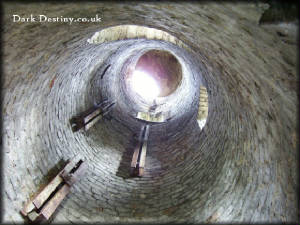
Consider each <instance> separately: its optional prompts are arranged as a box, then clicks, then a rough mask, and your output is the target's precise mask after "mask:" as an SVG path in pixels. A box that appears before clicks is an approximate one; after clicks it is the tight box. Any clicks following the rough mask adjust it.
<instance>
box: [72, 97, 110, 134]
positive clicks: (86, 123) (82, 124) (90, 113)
mask: <svg viewBox="0 0 300 225" xmlns="http://www.w3.org/2000/svg"><path fill="white" fill-rule="evenodd" d="M107 103H108V101H107V100H105V101H103V102H101V103H100V104H99V105H97V106H94V107H92V108H90V109H88V110H86V111H85V112H83V113H82V114H81V115H80V116H75V117H73V118H72V119H71V120H70V123H71V127H72V131H73V132H76V131H78V130H80V129H81V128H84V130H85V131H87V130H88V129H90V128H91V127H92V126H94V125H95V124H96V123H97V122H98V121H99V120H101V119H102V118H103V116H104V115H106V114H108V113H109V112H110V111H111V109H112V106H113V105H114V104H115V103H109V104H107Z"/></svg>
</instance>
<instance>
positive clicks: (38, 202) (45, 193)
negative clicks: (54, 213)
mask: <svg viewBox="0 0 300 225" xmlns="http://www.w3.org/2000/svg"><path fill="white" fill-rule="evenodd" d="M61 182H63V179H62V178H61V177H60V176H59V174H58V175H56V177H55V178H54V179H53V180H52V181H51V182H50V183H49V184H48V185H47V186H46V187H45V188H44V189H43V190H42V191H41V192H40V193H39V194H38V195H37V197H36V198H35V199H34V200H33V201H32V203H33V204H34V205H35V207H36V208H37V209H39V208H40V207H41V206H42V205H43V203H44V202H45V201H46V200H47V199H48V198H49V196H50V195H51V193H52V192H53V191H54V190H55V189H56V188H57V186H58V185H59V184H60V183H61Z"/></svg>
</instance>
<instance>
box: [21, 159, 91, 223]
mask: <svg viewBox="0 0 300 225" xmlns="http://www.w3.org/2000/svg"><path fill="white" fill-rule="evenodd" d="M86 167H87V163H86V162H84V161H82V160H79V162H77V163H76V162H75V160H74V158H73V159H72V160H68V162H67V164H66V166H65V167H64V168H63V169H62V170H61V171H60V172H59V173H58V174H57V175H56V176H55V177H54V179H52V180H51V182H50V183H49V184H48V185H47V186H46V187H45V188H44V189H43V190H42V191H41V192H39V193H38V194H37V195H36V197H34V199H33V200H30V201H29V202H28V203H27V204H26V205H25V206H24V208H23V209H22V210H21V213H22V215H23V216H25V217H27V218H28V219H29V220H30V221H32V222H40V221H42V220H48V219H49V218H50V217H51V215H52V214H53V213H54V211H55V210H56V208H57V207H58V206H59V204H60V203H61V202H62V201H63V199H64V198H65V196H66V195H67V194H68V193H69V192H70V188H71V186H72V185H73V184H74V183H75V182H76V181H78V180H79V179H80V177H81V176H83V174H84V172H85V170H86Z"/></svg>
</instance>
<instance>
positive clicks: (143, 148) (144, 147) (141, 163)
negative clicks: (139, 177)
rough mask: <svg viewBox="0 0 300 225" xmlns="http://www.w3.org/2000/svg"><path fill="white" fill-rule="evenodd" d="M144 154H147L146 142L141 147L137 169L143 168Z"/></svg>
mask: <svg viewBox="0 0 300 225" xmlns="http://www.w3.org/2000/svg"><path fill="white" fill-rule="evenodd" d="M146 153H147V141H145V142H144V143H143V146H142V152H141V156H140V161H139V168H141V167H142V168H144V167H145V162H146Z"/></svg>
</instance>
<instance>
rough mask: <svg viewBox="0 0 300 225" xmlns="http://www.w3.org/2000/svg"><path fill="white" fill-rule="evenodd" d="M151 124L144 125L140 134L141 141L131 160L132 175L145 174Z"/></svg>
mask: <svg viewBox="0 0 300 225" xmlns="http://www.w3.org/2000/svg"><path fill="white" fill-rule="evenodd" d="M149 128H150V125H144V126H143V128H142V132H141V134H140V136H139V143H138V144H137V146H136V147H135V150H134V153H133V157H132V161H131V176H139V177H140V176H143V175H144V170H145V163H146V153H147V142H148V137H149Z"/></svg>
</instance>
